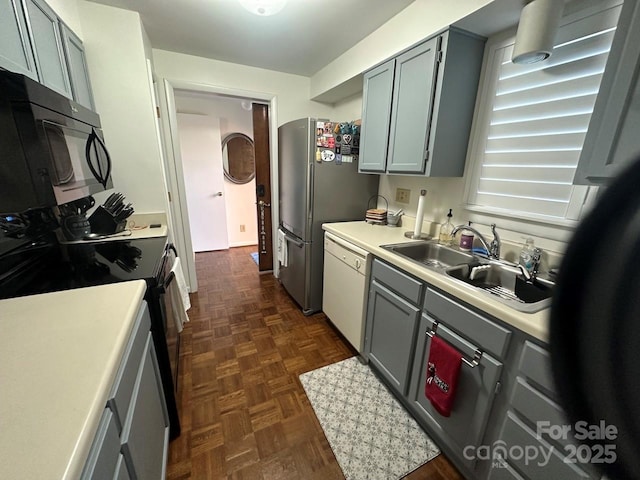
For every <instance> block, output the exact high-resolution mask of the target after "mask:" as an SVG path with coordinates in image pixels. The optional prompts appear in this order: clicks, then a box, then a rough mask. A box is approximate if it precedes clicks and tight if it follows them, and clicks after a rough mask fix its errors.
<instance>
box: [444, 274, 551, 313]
mask: <svg viewBox="0 0 640 480" xmlns="http://www.w3.org/2000/svg"><path fill="white" fill-rule="evenodd" d="M445 273H446V274H447V275H449V276H450V277H452V278H455V279H456V280H460V281H462V282H464V283H466V284H468V285H471V286H473V287H476V288H478V289H480V290H483V291H485V292H488V293H490V294H492V296H493V297H494V298H495V299H496V300H498V301H499V302H502V303H504V304H506V305H509V306H510V307H512V308H514V309H516V310H519V311H521V312H527V313H533V312H537V311H539V310H542V309H543V308H547V307H548V306H549V305H550V304H551V295H552V293H553V286H554V283H553V282H551V281H550V280H546V279H542V278H535V279H533V280H530V281H527V280H525V278H524V276H523V275H522V272H521V271H520V268H519V267H518V266H517V265H510V264H507V263H502V262H499V261H491V262H489V263H480V262H478V263H468V264H465V265H458V266H455V267H450V268H447V269H446V270H445Z"/></svg>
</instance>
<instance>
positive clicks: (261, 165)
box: [252, 103, 273, 272]
mask: <svg viewBox="0 0 640 480" xmlns="http://www.w3.org/2000/svg"><path fill="white" fill-rule="evenodd" d="M252 111H253V145H254V153H255V165H256V167H255V168H256V177H255V178H256V214H257V216H258V270H260V271H261V272H266V271H269V270H273V234H272V222H271V211H272V206H271V156H270V154H269V106H268V105H264V104H261V103H254V104H253V109H252Z"/></svg>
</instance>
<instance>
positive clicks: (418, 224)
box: [413, 190, 427, 238]
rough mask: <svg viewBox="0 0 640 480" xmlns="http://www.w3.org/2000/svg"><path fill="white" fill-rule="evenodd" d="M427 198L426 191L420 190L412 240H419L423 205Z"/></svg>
mask: <svg viewBox="0 0 640 480" xmlns="http://www.w3.org/2000/svg"><path fill="white" fill-rule="evenodd" d="M426 196H427V191H426V190H420V198H419V199H418V213H417V214H416V226H415V228H414V229H413V238H420V235H422V220H423V219H424V204H425V198H426Z"/></svg>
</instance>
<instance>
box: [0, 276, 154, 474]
mask: <svg viewBox="0 0 640 480" xmlns="http://www.w3.org/2000/svg"><path fill="white" fill-rule="evenodd" d="M145 289H146V284H145V282H144V281H143V280H137V281H134V282H125V283H116V284H112V285H104V286H99V287H89V288H81V289H76V290H67V291H63V292H55V293H47V294H43V295H33V296H29V297H20V298H14V299H9V300H2V301H0V328H1V333H0V478H7V479H22V478H24V479H27V478H28V479H38V480H43V479H55V480H58V479H76V478H79V476H80V473H81V472H82V468H83V466H84V464H85V461H86V459H87V456H88V454H89V449H90V447H91V443H92V442H93V438H94V436H95V433H96V430H97V428H98V424H99V421H100V417H101V416H102V413H103V411H104V408H105V405H106V401H107V399H108V394H109V390H110V389H111V387H112V385H113V382H114V379H115V375H116V372H117V369H118V366H119V365H120V361H121V358H122V355H123V352H124V348H125V345H126V340H127V339H128V337H129V335H130V333H131V329H132V328H133V323H134V321H135V318H136V314H137V312H138V309H139V306H140V302H141V301H142V299H143V296H144V293H145Z"/></svg>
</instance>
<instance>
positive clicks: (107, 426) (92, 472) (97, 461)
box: [80, 408, 120, 480]
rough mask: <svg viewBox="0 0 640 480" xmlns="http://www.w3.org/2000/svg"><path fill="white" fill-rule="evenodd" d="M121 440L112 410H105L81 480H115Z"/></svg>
mask: <svg viewBox="0 0 640 480" xmlns="http://www.w3.org/2000/svg"><path fill="white" fill-rule="evenodd" d="M118 456H120V438H119V436H118V428H117V426H116V422H115V418H114V416H113V413H111V410H109V409H108V408H105V409H104V413H103V414H102V418H101V419H100V424H99V425H98V431H97V432H96V436H95V437H94V440H93V445H92V446H91V451H90V452H89V457H88V458H87V462H86V463H85V466H84V470H83V471H82V475H81V477H80V478H81V479H82V480H90V479H96V480H99V479H102V478H113V477H114V475H115V473H116V471H117V469H118Z"/></svg>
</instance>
